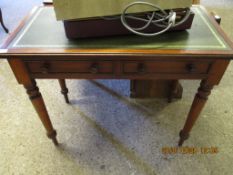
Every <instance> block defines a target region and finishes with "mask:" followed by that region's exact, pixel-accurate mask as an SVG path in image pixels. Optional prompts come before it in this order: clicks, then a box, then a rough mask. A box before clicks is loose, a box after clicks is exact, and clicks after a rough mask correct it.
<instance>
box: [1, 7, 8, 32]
mask: <svg viewBox="0 0 233 175" xmlns="http://www.w3.org/2000/svg"><path fill="white" fill-rule="evenodd" d="M0 23H1V24H2V27H3V29H4V30H5V32H6V33H8V32H9V30H8V29H7V28H6V26H5V25H4V23H3V18H2V10H1V8H0Z"/></svg>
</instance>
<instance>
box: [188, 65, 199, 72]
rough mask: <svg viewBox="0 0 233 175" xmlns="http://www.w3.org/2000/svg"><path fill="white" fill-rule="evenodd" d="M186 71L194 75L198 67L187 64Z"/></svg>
mask: <svg viewBox="0 0 233 175" xmlns="http://www.w3.org/2000/svg"><path fill="white" fill-rule="evenodd" d="M186 69H187V71H188V72H189V73H194V72H195V71H196V70H197V68H196V65H195V64H193V63H190V64H187V65H186Z"/></svg>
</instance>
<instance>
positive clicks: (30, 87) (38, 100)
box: [24, 80, 58, 145]
mask: <svg viewBox="0 0 233 175" xmlns="http://www.w3.org/2000/svg"><path fill="white" fill-rule="evenodd" d="M24 87H25V89H26V90H27V94H28V96H29V98H30V100H31V102H32V104H33V106H34V108H35V110H36V111H37V113H38V115H39V117H40V120H41V121H42V123H43V125H44V127H45V129H46V131H47V136H48V137H49V138H50V139H52V141H53V143H54V144H55V145H58V142H57V139H56V135H57V133H56V131H55V130H54V128H53V126H52V123H51V121H50V118H49V115H48V112H47V109H46V107H45V104H44V100H43V98H42V96H41V93H40V91H39V88H38V87H37V85H36V81H35V80H32V81H31V82H30V84H24Z"/></svg>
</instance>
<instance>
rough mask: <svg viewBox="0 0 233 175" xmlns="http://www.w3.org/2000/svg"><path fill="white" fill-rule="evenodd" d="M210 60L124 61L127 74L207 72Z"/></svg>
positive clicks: (124, 70) (124, 69)
mask: <svg viewBox="0 0 233 175" xmlns="http://www.w3.org/2000/svg"><path fill="white" fill-rule="evenodd" d="M210 65H211V62H210V61H141V62H140V61H129V62H125V63H123V72H124V73H125V74H147V73H148V74H153V73H154V74H159V73H161V74H187V73H190V74H207V73H208V70H209V68H210Z"/></svg>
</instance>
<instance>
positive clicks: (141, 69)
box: [137, 63, 146, 74]
mask: <svg viewBox="0 0 233 175" xmlns="http://www.w3.org/2000/svg"><path fill="white" fill-rule="evenodd" d="M137 71H138V73H140V74H143V73H145V72H146V66H145V64H144V63H139V64H138V70H137Z"/></svg>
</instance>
